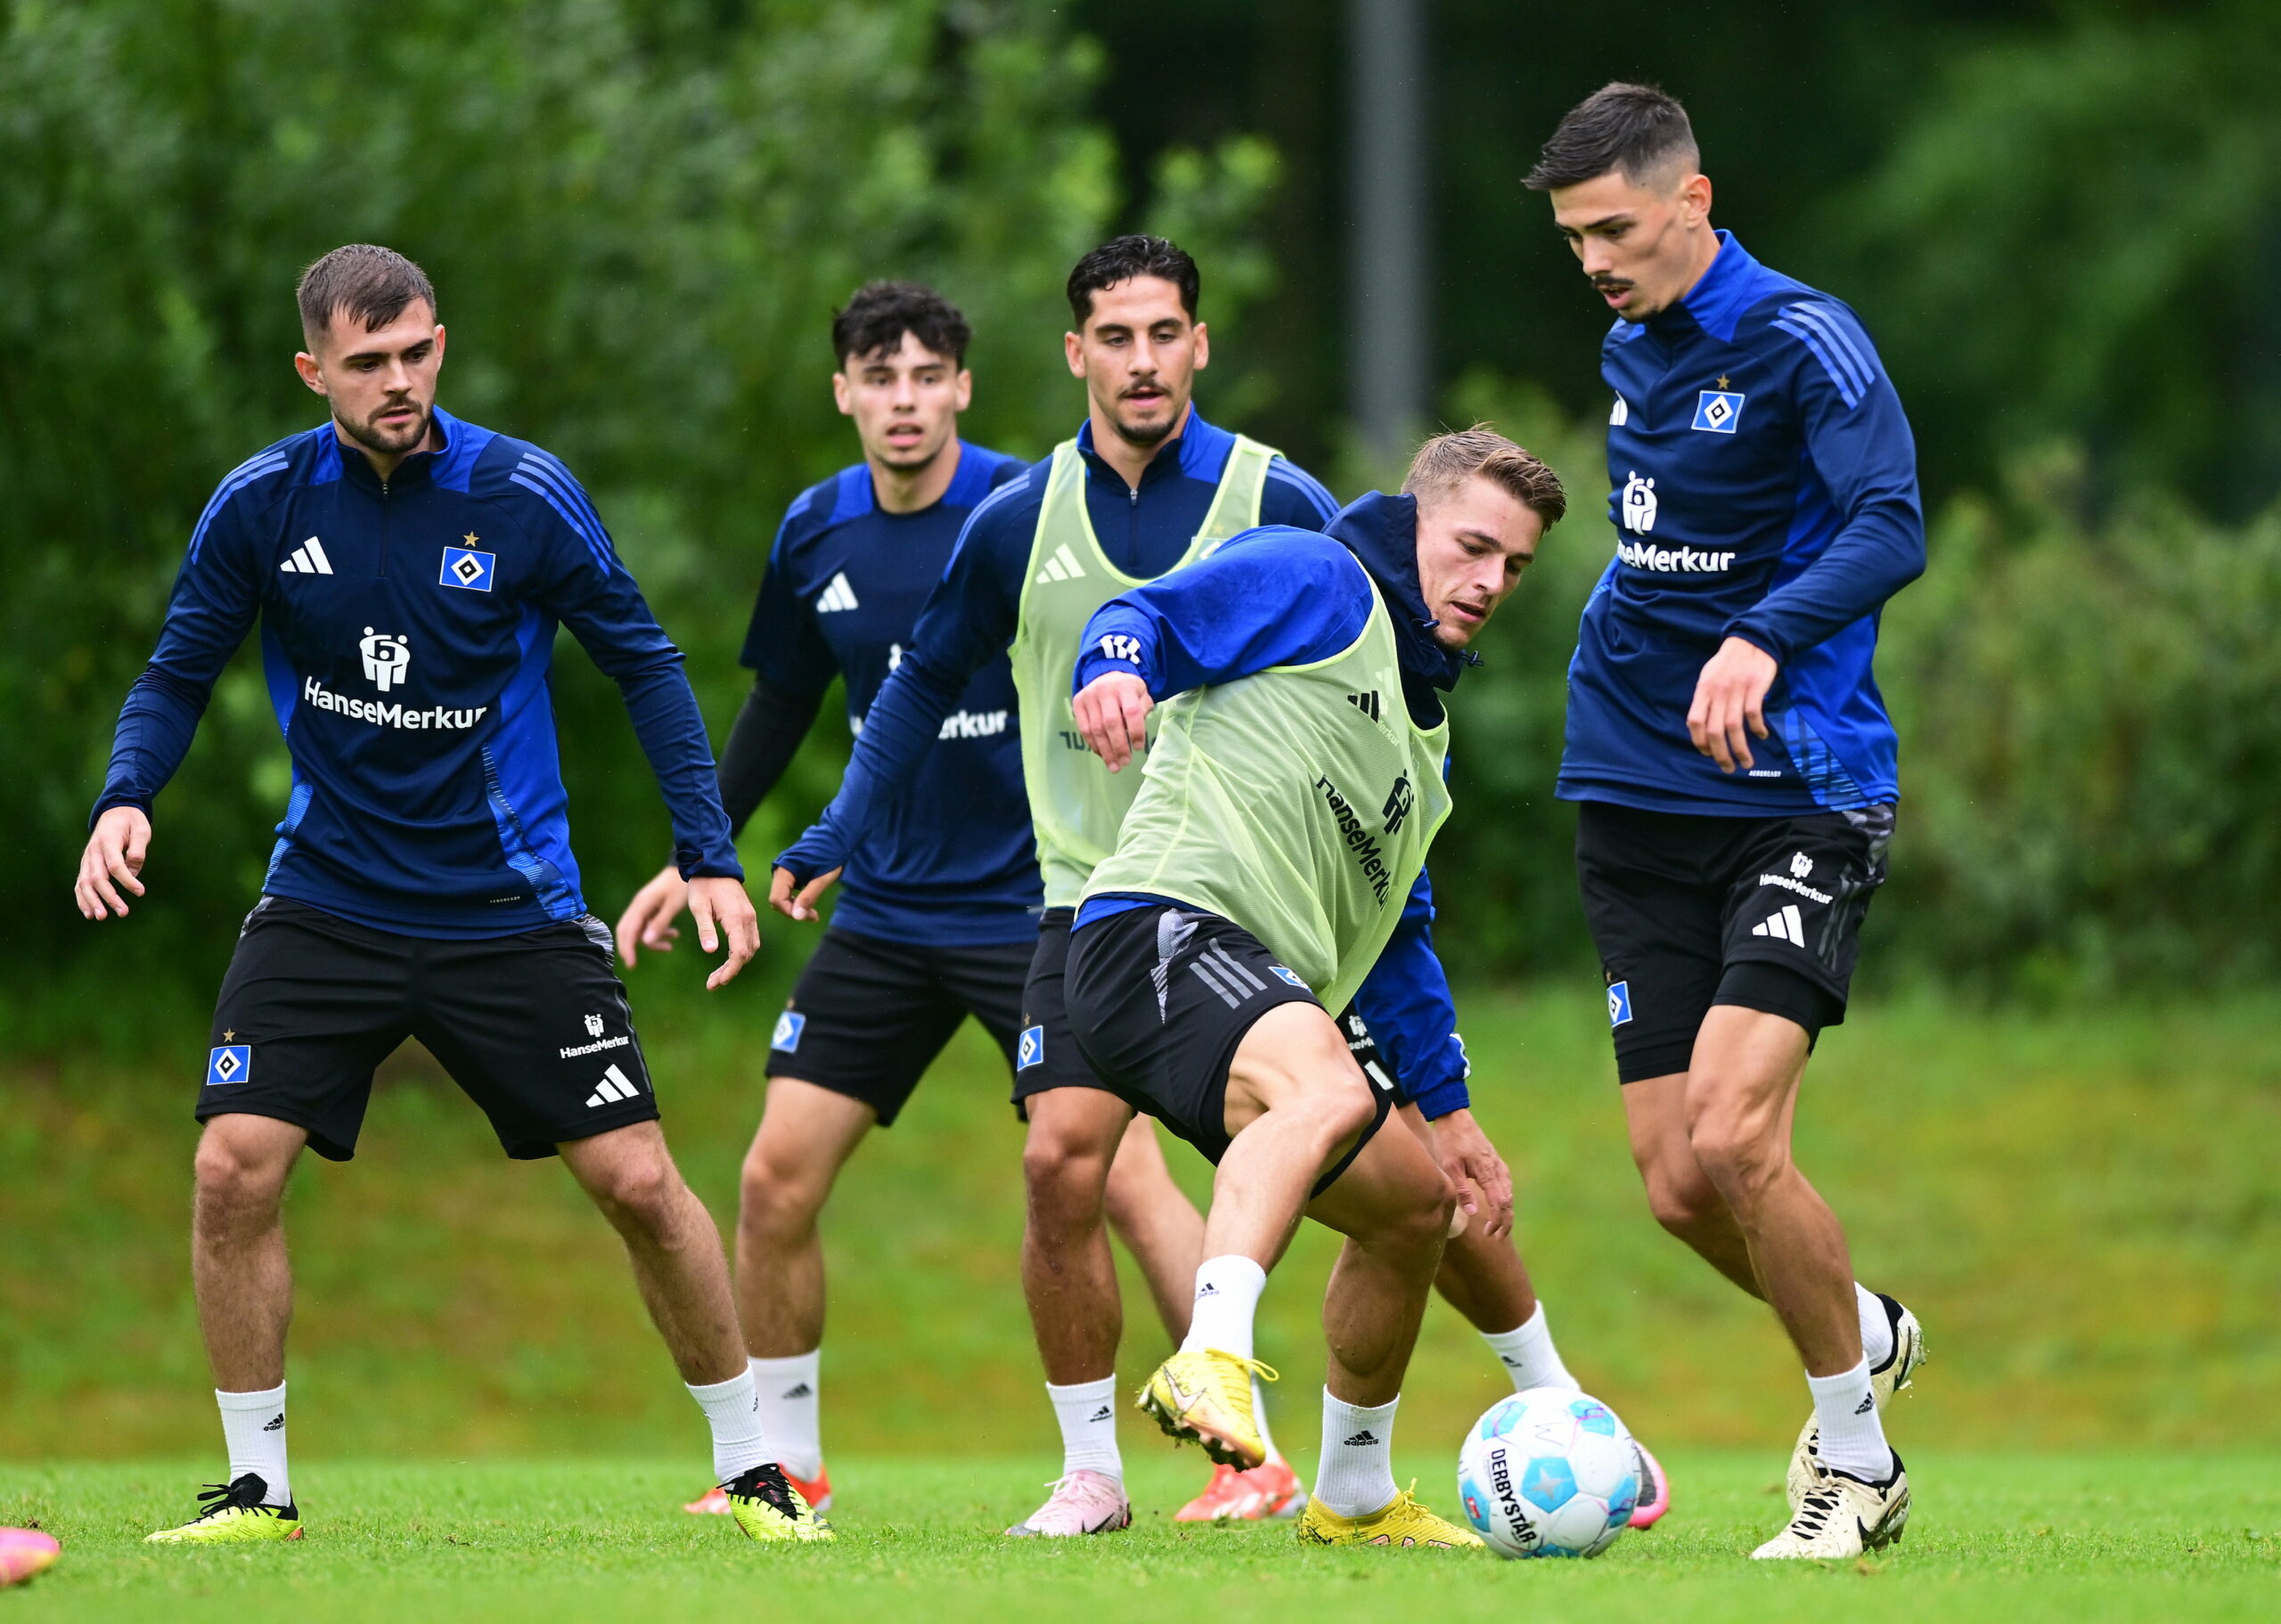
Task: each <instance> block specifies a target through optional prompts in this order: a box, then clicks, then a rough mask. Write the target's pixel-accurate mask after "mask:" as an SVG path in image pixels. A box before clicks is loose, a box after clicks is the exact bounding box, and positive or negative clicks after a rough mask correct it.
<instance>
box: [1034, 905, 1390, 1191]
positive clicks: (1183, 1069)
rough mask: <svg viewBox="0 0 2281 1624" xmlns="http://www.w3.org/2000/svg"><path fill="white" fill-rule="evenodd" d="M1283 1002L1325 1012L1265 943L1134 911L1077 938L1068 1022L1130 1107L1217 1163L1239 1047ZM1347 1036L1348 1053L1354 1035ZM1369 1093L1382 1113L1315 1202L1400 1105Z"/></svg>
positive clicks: (1197, 919) (1177, 912) (1193, 920)
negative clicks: (1230, 1076) (1231, 1070)
mask: <svg viewBox="0 0 2281 1624" xmlns="http://www.w3.org/2000/svg"><path fill="white" fill-rule="evenodd" d="M1284 1004H1315V1007H1316V1008H1321V1006H1320V1004H1319V1003H1316V1000H1315V996H1314V994H1313V993H1312V992H1309V991H1308V990H1307V985H1306V983H1304V982H1303V981H1301V980H1300V979H1299V977H1298V976H1297V975H1296V974H1295V973H1294V972H1293V971H1291V970H1289V969H1288V968H1286V967H1284V966H1283V965H1281V964H1280V963H1279V962H1277V960H1276V958H1275V955H1274V954H1272V953H1271V952H1269V951H1267V949H1266V947H1265V946H1263V944H1262V943H1260V941H1259V939H1258V938H1257V937H1255V936H1254V935H1253V934H1251V933H1250V932H1248V931H1247V930H1245V929H1244V928H1243V926H1240V925H1238V924H1237V923H1236V922H1235V921H1234V920H1232V919H1227V918H1222V917H1221V916H1220V915H1218V914H1214V913H1202V912H1198V911H1193V910H1189V909H1184V908H1166V907H1163V906H1157V905H1151V906H1149V907H1144V908H1132V909H1128V910H1125V911H1124V912H1123V913H1117V914H1111V915H1110V916H1109V917H1108V918H1104V919H1096V920H1095V921H1094V922H1093V923H1091V925H1088V926H1085V927H1084V928H1083V929H1082V930H1079V931H1077V932H1075V934H1073V936H1072V938H1071V943H1070V950H1069V1020H1070V1024H1071V1026H1072V1028H1073V1030H1074V1031H1075V1034H1076V1040H1077V1044H1078V1046H1079V1048H1080V1049H1083V1052H1084V1055H1085V1057H1086V1058H1087V1059H1088V1060H1089V1061H1091V1064H1092V1068H1093V1070H1094V1071H1095V1072H1097V1073H1100V1077H1101V1078H1102V1079H1103V1081H1106V1082H1107V1084H1108V1087H1109V1088H1110V1089H1112V1090H1113V1091H1115V1092H1116V1094H1118V1095H1119V1096H1121V1097H1122V1098H1124V1100H1125V1101H1126V1102H1127V1103H1128V1104H1130V1105H1131V1106H1132V1108H1133V1109H1134V1110H1136V1111H1140V1112H1145V1113H1146V1114H1149V1115H1150V1116H1153V1117H1155V1118H1156V1119H1157V1121H1158V1122H1162V1123H1164V1125H1165V1127H1167V1128H1169V1129H1171V1130H1173V1132H1174V1133H1176V1134H1178V1135H1179V1136H1180V1137H1181V1138H1183V1139H1186V1140H1187V1141H1188V1142H1189V1143H1190V1144H1191V1145H1193V1146H1195V1147H1196V1148H1197V1149H1198V1151H1200V1152H1201V1153H1203V1155H1204V1158H1205V1159H1206V1161H1208V1162H1211V1163H1214V1165H1217V1164H1218V1163H1219V1160H1220V1158H1221V1157H1222V1156H1223V1155H1226V1154H1227V1150H1228V1144H1229V1135H1228V1125H1227V1098H1228V1067H1229V1065H1230V1063H1232V1062H1233V1061H1234V1059H1235V1057H1236V1048H1237V1046H1238V1045H1239V1044H1240V1043H1241V1042H1242V1041H1243V1039H1244V1034H1245V1033H1246V1032H1249V1031H1250V1030H1251V1029H1252V1027H1253V1026H1254V1025H1255V1024H1257V1022H1258V1020H1259V1018H1260V1017H1261V1016H1263V1015H1265V1014H1266V1013H1267V1012H1268V1011H1269V1010H1271V1009H1274V1008H1279V1006H1281V1005H1284ZM1342 1031H1343V1032H1345V1035H1346V1036H1347V1038H1348V1042H1349V1048H1350V1050H1351V1049H1353V1041H1354V1040H1353V1032H1352V1031H1351V1029H1345V1028H1342ZM1364 1041H1367V1034H1366V1037H1365V1040H1364ZM1372 1047H1373V1049H1374V1050H1375V1045H1373V1046H1372ZM1382 1069H1383V1068H1382ZM1368 1086H1369V1089H1370V1093H1371V1095H1372V1098H1373V1099H1374V1100H1375V1102H1376V1104H1377V1106H1378V1114H1377V1115H1376V1117H1375V1118H1374V1119H1373V1120H1372V1122H1371V1123H1370V1126H1369V1128H1368V1129H1367V1130H1364V1132H1363V1133H1362V1135H1361V1138H1358V1139H1356V1140H1355V1142H1354V1147H1353V1149H1352V1150H1350V1151H1348V1152H1347V1154H1346V1155H1345V1156H1344V1157H1342V1158H1341V1159H1340V1161H1339V1163H1338V1164H1337V1166H1336V1167H1333V1168H1332V1169H1330V1170H1329V1171H1328V1172H1327V1173H1325V1174H1324V1175H1323V1177H1322V1178H1321V1179H1320V1181H1318V1183H1317V1184H1316V1187H1315V1188H1316V1192H1317V1193H1318V1194H1320V1192H1321V1191H1322V1190H1323V1189H1325V1188H1327V1187H1329V1184H1330V1181H1331V1180H1332V1179H1336V1178H1337V1177H1338V1175H1339V1174H1340V1173H1343V1172H1345V1171H1346V1168H1347V1164H1348V1163H1351V1162H1353V1159H1354V1158H1355V1156H1357V1155H1360V1154H1361V1149H1362V1147H1363V1146H1364V1145H1366V1144H1368V1143H1369V1140H1370V1136H1371V1135H1372V1134H1375V1133H1376V1132H1378V1130H1379V1129H1380V1128H1381V1127H1383V1126H1384V1125H1385V1123H1386V1115H1387V1113H1388V1112H1390V1111H1391V1110H1392V1109H1393V1108H1394V1085H1393V1082H1392V1080H1391V1079H1386V1080H1385V1081H1370V1082H1369V1083H1368Z"/></svg>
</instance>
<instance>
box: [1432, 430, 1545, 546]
mask: <svg viewBox="0 0 2281 1624" xmlns="http://www.w3.org/2000/svg"><path fill="white" fill-rule="evenodd" d="M1476 474H1478V475H1479V476H1480V477H1483V478H1484V479H1486V480H1488V481H1490V482H1491V483H1492V484H1493V485H1495V486H1497V487H1498V488H1499V489H1500V490H1501V491H1504V492H1505V493H1507V494H1508V495H1510V496H1511V497H1512V498H1513V500H1514V501H1516V502H1519V503H1520V504H1521V505H1522V506H1523V507H1525V508H1527V509H1529V510H1531V511H1533V512H1534V513H1535V514H1536V516H1537V517H1538V518H1541V519H1542V520H1543V521H1544V524H1545V527H1546V528H1547V529H1550V528H1551V527H1552V526H1555V525H1557V524H1558V523H1559V522H1560V520H1561V518H1562V516H1563V515H1565V514H1566V512H1567V511H1568V494H1567V493H1566V491H1564V490H1562V489H1561V488H1560V476H1559V475H1557V474H1556V473H1554V472H1553V471H1552V470H1551V469H1549V468H1547V467H1546V466H1545V465H1544V463H1543V462H1542V461H1541V460H1540V459H1539V458H1537V457H1536V456H1534V455H1533V454H1532V453H1528V452H1525V451H1524V450H1522V449H1521V448H1520V447H1519V446H1518V445H1515V444H1514V443H1513V442H1512V441H1510V440H1508V439H1507V438H1506V437H1504V436H1503V435H1501V434H1499V433H1498V432H1497V431H1496V430H1495V429H1494V428H1491V427H1490V426H1489V425H1488V424H1486V423H1476V424H1475V425H1474V426H1473V427H1472V428H1459V429H1457V430H1455V431H1453V432H1451V433H1449V434H1437V435H1435V437H1433V438H1432V439H1430V440H1428V441H1427V442H1426V444H1424V445H1420V446H1419V447H1418V454H1417V455H1416V456H1414V457H1412V458H1410V472H1409V473H1408V474H1407V475H1406V476H1404V477H1403V478H1402V494H1404V495H1406V496H1415V497H1417V498H1418V500H1420V501H1421V502H1423V501H1430V500H1431V499H1433V498H1434V497H1436V496H1446V495H1448V494H1450V493H1451V492H1452V491H1454V490H1456V489H1458V488H1459V486H1462V485H1464V484H1465V482H1466V481H1467V480H1468V479H1470V478H1472V477H1474V476H1475V475H1476Z"/></svg>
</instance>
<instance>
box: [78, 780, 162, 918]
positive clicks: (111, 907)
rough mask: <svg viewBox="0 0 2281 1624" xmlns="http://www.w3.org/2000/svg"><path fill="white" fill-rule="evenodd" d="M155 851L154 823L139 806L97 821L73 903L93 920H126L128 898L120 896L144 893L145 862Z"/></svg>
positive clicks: (83, 856)
mask: <svg viewBox="0 0 2281 1624" xmlns="http://www.w3.org/2000/svg"><path fill="white" fill-rule="evenodd" d="M150 852H151V820H150V819H148V818H146V817H144V816H143V809H142V808H141V807H139V806H114V807H112V808H111V809H110V811H109V812H105V813H104V814H103V815H102V817H100V818H98V819H96V820H95V827H94V831H93V832H92V833H91V834H89V835H88V836H87V849H86V851H84V852H82V853H79V877H78V881H77V883H75V884H74V885H72V887H71V897H72V900H73V901H74V902H78V904H79V911H80V912H81V913H83V914H85V915H86V917H87V918H90V919H108V918H110V916H111V915H113V914H118V915H119V916H120V917H121V918H125V917H126V914H127V899H126V898H125V897H123V896H121V895H119V893H120V892H122V891H131V892H133V893H134V894H135V895H136V896H141V895H142V894H143V882H142V881H141V880H140V879H137V878H136V877H135V876H137V875H139V874H141V873H142V872H143V859H144V858H145V857H147V856H149V855H150Z"/></svg>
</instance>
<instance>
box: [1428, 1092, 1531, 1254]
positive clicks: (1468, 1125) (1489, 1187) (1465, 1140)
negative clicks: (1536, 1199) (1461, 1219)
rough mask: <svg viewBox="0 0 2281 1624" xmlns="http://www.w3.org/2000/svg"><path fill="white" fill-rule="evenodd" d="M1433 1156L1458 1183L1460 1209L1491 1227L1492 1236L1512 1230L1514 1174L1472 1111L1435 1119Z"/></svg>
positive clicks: (1453, 1180)
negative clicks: (1482, 1129)
mask: <svg viewBox="0 0 2281 1624" xmlns="http://www.w3.org/2000/svg"><path fill="white" fill-rule="evenodd" d="M1433 1129H1434V1159H1435V1161H1437V1162H1439V1163H1441V1164H1442V1171H1443V1173H1445V1174H1446V1175H1448V1177H1449V1180H1450V1182H1451V1184H1453V1185H1455V1186H1457V1191H1458V1210H1459V1212H1463V1213H1464V1214H1465V1215H1466V1216H1467V1217H1468V1219H1470V1220H1478V1221H1479V1222H1481V1223H1484V1224H1485V1225H1486V1226H1487V1227H1488V1233H1489V1235H1490V1236H1492V1238H1493V1237H1495V1236H1500V1235H1509V1234H1511V1233H1512V1230H1513V1174H1512V1170H1511V1169H1509V1168H1508V1167H1507V1166H1506V1165H1505V1158H1504V1157H1502V1156H1500V1155H1498V1154H1497V1147H1495V1146H1494V1145H1492V1144H1491V1143H1490V1142H1489V1136H1488V1135H1487V1134H1485V1133H1484V1132H1482V1131H1481V1125H1480V1124H1479V1123H1478V1122H1475V1121H1474V1120H1473V1113H1472V1112H1470V1111H1452V1112H1451V1113H1450V1114H1448V1115H1447V1116H1437V1117H1435V1119H1434V1122H1433Z"/></svg>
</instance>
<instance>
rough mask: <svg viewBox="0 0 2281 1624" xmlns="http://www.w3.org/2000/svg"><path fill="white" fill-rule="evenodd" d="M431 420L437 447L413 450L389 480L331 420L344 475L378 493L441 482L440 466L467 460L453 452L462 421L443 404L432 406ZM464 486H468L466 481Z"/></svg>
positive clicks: (450, 465)
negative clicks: (344, 437)
mask: <svg viewBox="0 0 2281 1624" xmlns="http://www.w3.org/2000/svg"><path fill="white" fill-rule="evenodd" d="M429 421H430V422H432V423H433V424H434V426H435V431H436V438H437V440H438V441H439V442H440V444H439V445H437V447H436V448H435V449H434V450H421V451H415V452H413V453H412V454H411V455H410V456H408V457H406V458H405V460H404V461H401V462H399V463H397V465H396V471H395V472H394V473H392V474H390V475H389V476H388V477H387V478H386V479H385V480H384V479H382V478H381V477H380V474H379V472H378V470H376V469H374V468H373V467H372V459H371V458H369V457H367V456H366V455H365V454H364V449H363V448H362V447H361V446H358V445H354V444H352V443H351V442H349V441H347V440H345V439H343V438H341V436H340V428H339V424H338V423H328V424H327V425H326V427H328V428H331V430H332V440H333V445H332V449H333V451H334V452H335V453H336V454H337V455H338V457H339V461H340V470H341V477H343V478H345V479H347V480H348V481H349V482H350V483H351V484H353V485H355V486H358V487H359V488H361V489H363V490H366V491H370V492H372V493H373V494H376V495H378V494H388V495H397V494H402V493H403V492H405V490H407V489H410V488H412V487H414V486H424V485H428V484H430V483H441V482H442V480H441V479H440V478H439V475H438V470H439V469H452V468H454V467H455V465H456V464H458V463H459V462H461V461H463V460H464V459H462V458H460V457H456V456H454V454H453V453H454V449H455V445H454V442H455V441H456V439H457V438H458V432H457V431H458V429H459V427H460V425H459V422H458V421H457V420H455V419H454V418H453V416H452V415H451V414H450V413H449V412H446V411H445V410H444V409H443V408H442V407H441V406H436V407H431V408H430V409H429ZM462 488H464V481H462Z"/></svg>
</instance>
